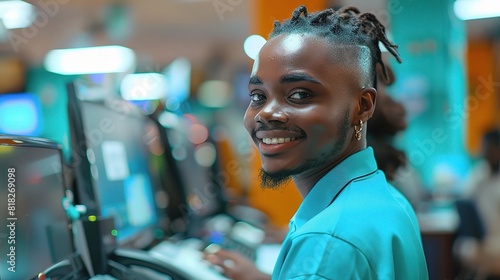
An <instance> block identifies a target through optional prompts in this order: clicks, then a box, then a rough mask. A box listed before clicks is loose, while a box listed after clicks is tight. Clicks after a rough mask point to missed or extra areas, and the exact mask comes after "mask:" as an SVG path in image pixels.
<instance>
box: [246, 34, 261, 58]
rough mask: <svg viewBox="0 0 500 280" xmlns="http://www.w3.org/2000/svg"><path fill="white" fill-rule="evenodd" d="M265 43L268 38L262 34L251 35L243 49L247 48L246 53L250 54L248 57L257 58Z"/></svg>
mask: <svg viewBox="0 0 500 280" xmlns="http://www.w3.org/2000/svg"><path fill="white" fill-rule="evenodd" d="M265 43H266V39H265V38H264V37H262V36H260V35H250V36H248V38H246V39H245V42H244V43H243V49H244V50H245V53H246V54H247V55H248V57H250V58H251V59H253V60H255V58H256V57H257V55H258V54H259V52H260V49H262V47H263V46H264V44H265Z"/></svg>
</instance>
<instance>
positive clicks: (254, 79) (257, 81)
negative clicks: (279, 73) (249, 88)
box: [248, 76, 262, 85]
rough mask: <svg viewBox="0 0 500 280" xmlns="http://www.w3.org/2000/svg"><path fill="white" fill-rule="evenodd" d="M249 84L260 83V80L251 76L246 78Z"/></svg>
mask: <svg viewBox="0 0 500 280" xmlns="http://www.w3.org/2000/svg"><path fill="white" fill-rule="evenodd" d="M248 84H249V85H262V80H261V79H260V78H259V77H257V76H251V77H250V79H249V80H248Z"/></svg>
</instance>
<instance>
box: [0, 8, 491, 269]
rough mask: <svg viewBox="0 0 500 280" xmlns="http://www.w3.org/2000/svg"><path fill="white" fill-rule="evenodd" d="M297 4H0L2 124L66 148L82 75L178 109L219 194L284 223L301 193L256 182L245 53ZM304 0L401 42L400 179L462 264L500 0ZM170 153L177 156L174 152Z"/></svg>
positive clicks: (435, 264)
mask: <svg viewBox="0 0 500 280" xmlns="http://www.w3.org/2000/svg"><path fill="white" fill-rule="evenodd" d="M302 2H306V1H295V0H294V1H288V0H279V1H278V0H275V1H265V0H255V1H254V0H146V1H132V0H93V1H84V0H37V1H31V0H30V1H14V0H12V1H0V19H2V21H0V133H3V134H22V135H27V136H36V137H43V138H48V139H51V140H54V141H56V142H58V143H60V144H61V145H62V147H63V150H64V156H65V157H66V158H70V157H71V154H72V151H74V147H72V146H71V144H70V128H69V126H70V123H69V121H68V117H67V108H66V106H67V105H66V104H67V91H66V83H68V82H71V81H75V80H78V81H81V82H82V83H85V84H86V88H85V90H86V93H85V94H86V98H90V99H92V98H97V99H99V98H103V95H110V94H111V95H116V96H117V97H120V98H124V99H125V100H128V101H130V102H131V103H132V104H134V105H136V106H139V107H140V108H141V110H142V111H143V113H144V114H147V115H155V116H156V117H157V119H158V120H159V122H160V123H161V124H162V125H164V126H166V127H168V126H175V125H179V122H178V119H179V118H182V119H184V120H186V119H187V120H188V122H187V127H188V134H189V137H187V138H182V141H191V142H192V143H191V144H193V145H194V147H195V154H196V157H195V159H196V161H197V162H198V164H201V165H203V166H211V165H213V164H216V165H217V172H215V173H214V175H213V179H214V180H217V181H218V182H219V183H221V184H222V185H223V187H224V191H225V192H226V196H227V197H228V199H229V200H230V201H232V202H234V203H240V204H242V205H248V206H251V207H253V208H256V209H258V210H260V211H261V212H262V213H264V214H265V215H266V216H267V217H268V219H269V224H270V225H272V226H274V227H276V228H278V229H280V228H285V227H286V225H287V222H288V219H289V218H290V217H291V215H293V213H294V211H295V209H296V207H297V206H298V204H299V203H300V200H301V198H300V196H299V195H298V193H297V192H296V191H295V190H294V189H293V186H290V187H289V188H286V189H283V190H278V191H274V192H273V191H267V190H266V191H263V190H260V188H259V183H258V181H257V179H256V177H255V173H256V172H257V171H256V170H257V169H258V168H257V166H258V165H259V162H258V156H257V155H256V154H255V150H254V149H253V146H252V143H251V142H250V140H249V139H248V137H247V134H246V131H245V130H244V128H243V124H242V119H243V114H244V110H245V108H246V105H247V104H248V101H249V100H248V97H247V90H246V84H247V80H248V76H249V72H250V69H251V65H252V58H251V56H252V55H253V54H255V52H256V51H258V48H259V46H261V45H262V42H263V40H265V39H263V38H266V37H267V34H268V33H269V32H270V30H271V28H272V23H273V21H274V20H275V19H284V18H288V17H289V16H290V15H291V12H292V10H293V9H294V8H295V7H296V6H298V5H299V4H302ZM459 2H471V3H472V5H473V6H472V7H468V8H467V7H466V8H464V9H460V5H467V3H460V4H459ZM305 4H306V5H308V7H309V9H310V10H311V11H314V10H319V9H323V8H326V7H340V6H345V5H352V6H357V7H358V8H359V9H360V10H361V11H367V12H372V13H373V14H375V15H376V16H377V17H378V18H379V19H380V20H381V21H382V22H383V23H384V24H385V25H386V27H387V32H388V34H389V37H390V38H391V39H392V40H393V41H394V42H395V43H396V44H398V45H399V51H400V54H401V57H402V60H403V63H402V64H398V63H397V62H396V61H395V59H393V58H392V57H390V56H388V59H387V62H388V63H389V64H390V65H391V67H392V68H393V69H394V74H395V76H396V80H395V82H394V84H393V85H391V86H390V87H388V94H389V95H390V96H392V98H393V99H394V100H395V101H397V102H400V103H402V104H403V106H404V107H405V109H406V116H405V118H406V120H407V123H408V126H407V128H406V129H405V130H404V131H401V132H398V133H397V134H396V135H394V136H393V138H392V139H391V143H392V144H393V145H394V146H395V147H396V148H397V149H399V150H401V151H403V152H404V153H405V155H406V160H407V163H408V164H407V166H406V171H405V172H403V173H401V174H400V175H399V177H398V178H397V180H399V181H398V182H395V184H400V185H405V184H406V185H410V186H412V188H418V190H415V189H413V190H411V191H410V192H409V193H410V194H412V195H414V196H416V197H412V198H411V199H412V201H415V204H414V206H415V208H416V210H417V212H418V213H419V218H420V222H421V227H422V232H423V238H424V241H425V244H426V246H427V247H426V251H427V254H428V262H429V267H430V271H431V278H434V279H452V277H454V276H456V275H457V273H459V271H460V264H458V263H457V260H456V258H455V257H454V256H453V252H452V247H453V242H454V238H455V237H456V231H457V228H458V227H459V224H460V217H459V216H458V214H457V212H456V211H454V208H453V207H454V204H453V202H454V201H455V200H456V199H458V198H461V197H462V196H463V193H464V188H465V183H464V182H465V181H466V179H467V176H468V174H469V173H470V171H471V169H472V168H473V166H474V165H475V163H476V162H477V161H478V160H479V159H480V158H481V154H480V152H481V139H482V135H483V134H484V133H485V132H486V131H487V130H490V129H492V128H497V129H498V128H500V93H499V85H500V76H499V65H500V64H499V62H500V55H499V54H500V45H499V42H500V17H497V16H500V3H497V1H493V0H492V1H480V0H469V1H467V0H438V1H435V0H419V1H413V0H370V1H368V0H366V1H363V0H336V1H335V0H332V1H327V0H322V1H307V3H305ZM481 9H486V11H481ZM495 10H497V11H495ZM465 12H477V13H478V14H477V15H467V14H465ZM481 12H482V13H483V14H481ZM495 12H496V13H497V14H495ZM253 35H260V36H262V37H263V38H262V37H259V36H253ZM96 47H100V48H96ZM86 48H88V49H86ZM110 48H111V49H110ZM75 51H76V52H75ZM91 51H104V54H101V56H99V55H96V54H95V53H91ZM106 51H108V52H106ZM71 52H73V53H71ZM99 67H101V68H99ZM176 122H177V123H176ZM182 125H184V124H182ZM171 144H172V145H174V146H175V143H171ZM173 155H174V158H176V159H178V160H182V157H183V152H182V151H181V150H176V151H174V150H173ZM186 170H188V171H184V172H189V168H187V169H186ZM181 172H182V171H181ZM499 188H500V186H499ZM194 201H195V200H191V201H190V203H194V204H195V203H196V202H194ZM190 206H192V207H194V206H193V205H190Z"/></svg>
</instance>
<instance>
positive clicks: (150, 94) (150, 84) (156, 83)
mask: <svg viewBox="0 0 500 280" xmlns="http://www.w3.org/2000/svg"><path fill="white" fill-rule="evenodd" d="M120 89H121V95H122V97H123V99H125V100H159V99H164V98H165V96H166V93H167V82H166V80H165V76H164V75H162V74H158V73H140V74H128V75H127V76H125V77H124V78H123V80H122V82H121V85H120Z"/></svg>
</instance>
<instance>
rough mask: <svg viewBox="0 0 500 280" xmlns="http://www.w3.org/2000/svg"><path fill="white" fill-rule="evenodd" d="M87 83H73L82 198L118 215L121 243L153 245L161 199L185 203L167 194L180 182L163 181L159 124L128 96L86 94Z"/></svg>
mask: <svg viewBox="0 0 500 280" xmlns="http://www.w3.org/2000/svg"><path fill="white" fill-rule="evenodd" d="M82 86H84V85H81V84H78V82H74V83H71V84H68V113H69V117H70V130H71V144H72V159H73V163H72V166H73V169H74V173H75V180H76V181H75V182H76V183H75V188H76V189H75V192H76V193H77V201H78V202H79V203H82V204H85V205H87V206H88V208H89V214H90V215H101V216H103V217H110V216H111V217H114V219H115V225H116V229H117V236H116V237H117V242H118V245H119V246H121V247H134V248H144V247H146V246H149V245H150V244H151V243H152V242H153V241H154V239H155V236H154V233H155V230H156V229H157V228H158V226H159V222H160V217H161V213H159V212H158V209H157V205H158V202H159V203H160V204H165V203H166V204H168V206H169V207H176V206H175V205H174V202H175V203H182V202H178V201H177V200H179V199H178V198H175V199H174V196H173V195H172V196H169V195H170V194H168V195H167V198H166V200H167V202H165V198H164V197H165V196H164V195H163V196H162V195H161V194H164V190H165V188H172V189H173V192H175V189H176V188H178V186H171V185H170V186H162V182H164V179H163V178H162V177H161V176H160V174H161V173H162V172H168V170H165V169H163V168H164V161H163V159H162V156H163V153H165V148H164V146H163V144H162V141H160V140H161V139H160V132H159V130H158V125H157V123H155V122H154V121H153V120H152V119H150V118H149V117H147V116H145V115H144V114H143V113H142V112H141V111H140V110H139V109H138V108H137V107H135V106H133V105H132V104H130V103H129V102H127V101H124V100H122V99H119V98H107V99H105V100H100V101H92V100H84V97H82V96H79V93H81V92H82V91H83V90H82V89H81V87H82ZM172 176H177V175H176V174H172ZM162 197H163V198H162ZM162 201H163V202H162Z"/></svg>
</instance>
